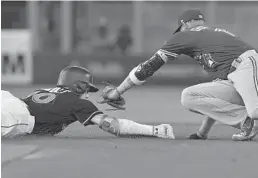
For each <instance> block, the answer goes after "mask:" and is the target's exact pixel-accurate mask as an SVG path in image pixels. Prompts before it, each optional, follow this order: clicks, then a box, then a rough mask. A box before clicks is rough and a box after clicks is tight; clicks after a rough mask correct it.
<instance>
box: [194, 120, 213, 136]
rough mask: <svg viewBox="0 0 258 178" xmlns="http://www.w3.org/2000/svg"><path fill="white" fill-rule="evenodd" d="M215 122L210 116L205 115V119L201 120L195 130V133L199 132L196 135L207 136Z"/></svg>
mask: <svg viewBox="0 0 258 178" xmlns="http://www.w3.org/2000/svg"><path fill="white" fill-rule="evenodd" d="M215 122H216V121H215V120H214V119H212V118H210V117H207V118H206V119H204V120H203V121H202V125H201V127H200V128H199V130H198V132H197V135H198V134H199V135H198V136H200V137H207V136H208V133H209V131H210V130H211V127H212V126H213V124H214V123H215Z"/></svg>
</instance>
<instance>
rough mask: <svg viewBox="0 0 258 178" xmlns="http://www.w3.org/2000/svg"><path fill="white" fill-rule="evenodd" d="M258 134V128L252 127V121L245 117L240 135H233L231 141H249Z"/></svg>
mask: <svg viewBox="0 0 258 178" xmlns="http://www.w3.org/2000/svg"><path fill="white" fill-rule="evenodd" d="M257 133H258V128H257V127H254V120H253V119H251V118H250V117H247V118H246V119H245V120H244V122H243V123H242V126H241V131H240V133H237V134H234V135H233V136H232V140H233V141H250V140H252V139H253V138H254V137H255V136H256V135H257Z"/></svg>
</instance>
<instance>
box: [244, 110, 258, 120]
mask: <svg viewBox="0 0 258 178" xmlns="http://www.w3.org/2000/svg"><path fill="white" fill-rule="evenodd" d="M247 112H248V115H249V117H250V118H252V119H258V108H254V109H251V110H249V111H247Z"/></svg>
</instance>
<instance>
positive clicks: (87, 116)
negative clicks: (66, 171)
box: [1, 66, 175, 139]
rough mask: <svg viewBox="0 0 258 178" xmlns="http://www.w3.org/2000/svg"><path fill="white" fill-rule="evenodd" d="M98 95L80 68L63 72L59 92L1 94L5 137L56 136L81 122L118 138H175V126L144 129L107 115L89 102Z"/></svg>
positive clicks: (3, 135)
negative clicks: (132, 136) (91, 95)
mask: <svg viewBox="0 0 258 178" xmlns="http://www.w3.org/2000/svg"><path fill="white" fill-rule="evenodd" d="M97 91H98V88H97V87H96V86H95V85H93V77H92V75H91V73H90V72H89V71H88V70H87V69H85V68H82V67H76V66H72V67H66V68H64V69H63V70H62V71H61V72H60V75H59V79H58V82H57V86H56V87H55V88H49V89H40V90H36V91H35V92H33V93H31V94H30V95H29V96H27V97H25V98H23V99H19V98H17V97H15V96H13V95H12V94H11V93H10V92H8V91H1V94H2V110H1V136H2V138H10V137H14V136H21V135H27V134H33V135H55V134H58V133H59V132H61V131H62V130H63V129H65V128H66V127H67V126H68V125H70V124H72V123H74V122H76V121H79V122H80V123H81V124H83V125H84V126H88V125H93V124H97V125H98V126H99V128H101V129H103V130H104V131H106V132H109V133H111V134H113V135H116V136H130V135H140V136H149V137H150V136H152V137H160V138H169V139H174V138H175V137H174V133H173V128H172V126H170V125H168V124H161V125H158V126H152V125H143V124H138V123H136V122H133V121H130V120H126V119H116V118H114V117H110V116H108V115H105V114H104V113H103V112H101V111H99V110H98V109H97V107H96V106H95V105H94V104H93V103H92V102H91V101H90V100H88V93H90V92H97Z"/></svg>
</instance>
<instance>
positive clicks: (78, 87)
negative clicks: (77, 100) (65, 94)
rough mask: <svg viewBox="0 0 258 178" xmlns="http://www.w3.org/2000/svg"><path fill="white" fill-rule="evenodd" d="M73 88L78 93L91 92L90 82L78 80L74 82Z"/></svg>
mask: <svg viewBox="0 0 258 178" xmlns="http://www.w3.org/2000/svg"><path fill="white" fill-rule="evenodd" d="M71 89H72V90H73V91H74V92H75V93H76V94H78V95H81V94H84V93H85V92H89V90H90V85H89V83H88V82H84V81H77V82H75V83H74V84H73V86H72V87H71Z"/></svg>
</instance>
